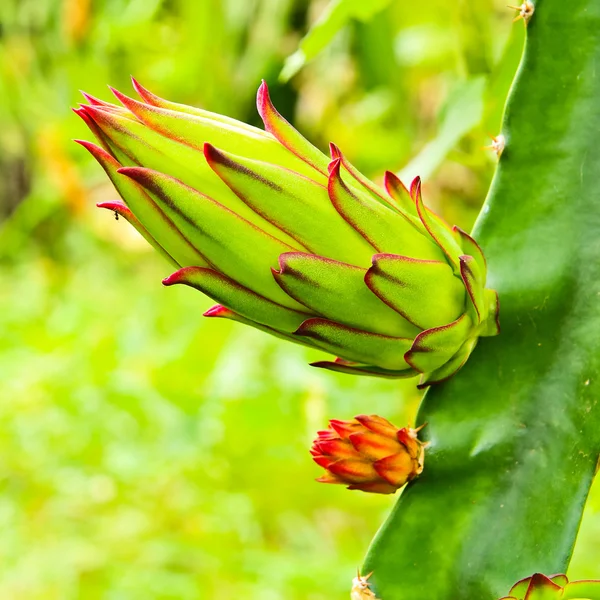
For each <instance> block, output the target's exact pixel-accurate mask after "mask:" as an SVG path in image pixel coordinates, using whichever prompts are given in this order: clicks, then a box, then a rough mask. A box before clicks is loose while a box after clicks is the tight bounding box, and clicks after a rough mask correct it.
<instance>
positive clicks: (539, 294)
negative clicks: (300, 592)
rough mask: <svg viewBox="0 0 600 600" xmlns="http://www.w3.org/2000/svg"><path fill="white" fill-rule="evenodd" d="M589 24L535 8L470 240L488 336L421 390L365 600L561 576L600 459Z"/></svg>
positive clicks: (595, 81) (599, 316) (599, 314)
mask: <svg viewBox="0 0 600 600" xmlns="http://www.w3.org/2000/svg"><path fill="white" fill-rule="evenodd" d="M517 4H520V3H519V2H518V3H517ZM598 23H600V3H598V1H597V0H571V1H569V2H564V0H538V1H537V2H535V14H534V15H533V17H532V19H531V21H530V22H529V24H528V26H527V35H528V41H527V46H526V49H525V54H524V60H523V63H522V65H521V67H520V68H519V71H518V77H517V79H516V81H515V82H514V84H513V86H512V88H511V96H510V98H509V102H508V105H507V107H506V111H505V118H504V124H503V127H502V131H503V133H504V135H505V137H506V140H507V143H506V148H505V150H504V152H503V153H502V156H501V157H500V162H499V166H498V170H497V173H496V176H495V179H494V182H493V185H492V189H491V192H490V195H489V197H488V199H487V201H486V205H485V207H484V209H483V210H482V212H481V215H480V217H479V220H478V223H477V226H476V228H475V233H474V237H475V239H476V240H477V242H478V243H480V244H481V247H482V248H483V249H484V251H485V256H486V259H487V263H488V285H489V286H490V287H493V288H494V289H497V290H498V292H499V295H500V303H501V322H502V332H501V334H500V335H499V336H497V337H494V338H482V339H480V340H479V342H478V344H477V347H476V348H475V350H474V352H473V354H472V355H471V357H470V358H469V360H468V362H467V364H466V365H465V366H464V367H463V368H462V369H461V371H460V372H459V373H457V374H456V375H455V376H454V377H452V378H451V379H449V380H448V381H447V382H445V383H444V384H442V385H439V386H433V387H431V388H430V389H429V391H428V392H427V395H426V396H425V399H424V402H423V404H422V407H421V410H420V412H419V415H418V417H417V422H425V421H426V422H427V423H428V426H427V428H426V430H425V436H426V437H427V438H428V439H429V441H430V442H431V444H430V446H429V448H428V449H427V468H426V469H425V471H424V473H423V475H422V476H421V477H420V478H419V479H418V480H417V481H416V482H415V483H414V484H409V487H408V488H407V489H406V490H405V491H404V492H403V493H402V495H401V496H400V499H399V502H398V505H397V506H396V507H395V509H394V510H393V511H392V513H391V515H390V517H389V519H388V521H387V522H386V523H385V524H384V525H383V527H382V528H381V529H380V530H379V532H378V534H377V537H376V539H375V540H374V542H373V545H372V547H371V550H370V553H369V556H368V559H367V561H366V564H365V565H363V567H362V569H361V571H362V572H363V573H370V572H371V571H373V576H372V577H371V579H370V580H369V581H370V583H372V585H373V590H374V592H375V593H376V595H377V596H378V597H379V598H382V599H391V600H415V599H417V598H419V599H420V598H423V597H426V598H427V600H448V599H460V600H482V599H492V598H500V597H502V596H505V595H506V592H507V590H509V589H510V587H511V586H512V585H513V584H514V582H515V581H518V580H519V579H521V578H523V577H528V576H530V575H531V574H532V573H535V572H543V573H560V572H565V571H566V570H567V567H568V564H569V560H570V557H571V555H572V552H573V545H574V542H575V538H576V535H577V531H578V529H579V526H580V523H581V517H582V513H583V507H584V506H585V503H586V499H587V497H588V494H589V490H590V486H591V484H592V481H593V480H594V474H595V471H596V467H597V463H598V453H599V450H600V377H599V373H600V310H599V298H600V295H599V294H600V246H599V244H598V240H599V239H600V203H599V201H598V199H599V198H600V153H599V152H598V140H597V137H598V136H597V132H598V131H600V103H599V102H598V99H599V98H600V77H598V73H597V71H598V65H600V39H599V36H598ZM517 25H518V26H519V28H521V27H522V24H521V23H519V24H517ZM557 40H560V43H557ZM566 49H568V51H566ZM460 254H465V251H464V250H462V251H461V253H460ZM424 582H426V588H425V589H424ZM569 587H570V584H569V586H568V588H567V589H569ZM575 597H576V598H586V597H590V596H586V592H585V591H583V590H582V591H581V593H580V592H579V591H577V592H575ZM591 597H592V598H593V596H591Z"/></svg>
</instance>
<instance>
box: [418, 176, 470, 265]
mask: <svg viewBox="0 0 600 600" xmlns="http://www.w3.org/2000/svg"><path fill="white" fill-rule="evenodd" d="M413 184H414V185H413V186H412V188H411V194H413V197H414V200H415V202H416V205H417V212H418V213H419V218H420V219H421V221H422V223H423V225H424V226H425V229H427V231H428V232H429V235H430V236H431V237H432V238H433V239H434V240H435V242H436V243H437V245H438V246H439V247H440V248H441V249H442V250H443V251H444V254H445V255H446V258H447V260H448V261H449V262H450V264H452V265H453V266H454V269H455V270H456V271H457V270H458V269H459V261H458V257H459V256H460V255H461V254H463V251H462V248H461V247H460V245H459V243H458V242H457V241H456V237H455V235H454V234H453V232H452V230H451V229H450V228H449V227H448V225H447V224H446V222H445V221H444V220H443V219H441V218H440V217H438V215H436V214H435V213H434V212H432V211H431V210H429V209H428V208H427V207H426V206H425V204H424V203H423V197H422V195H421V180H420V178H417V179H416V180H415V181H414V182H413Z"/></svg>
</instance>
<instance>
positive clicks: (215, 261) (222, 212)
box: [119, 167, 303, 310]
mask: <svg viewBox="0 0 600 600" xmlns="http://www.w3.org/2000/svg"><path fill="white" fill-rule="evenodd" d="M119 173H122V174H123V175H126V176H127V177H130V178H131V179H133V180H134V181H137V182H138V183H139V184H140V185H141V186H142V187H144V188H145V189H146V190H147V191H148V192H150V194H151V195H152V197H153V198H155V199H156V202H157V203H158V205H159V206H160V208H161V209H162V210H163V211H164V212H165V214H166V215H167V216H168V217H169V218H170V219H171V220H172V221H173V222H174V223H175V225H176V226H177V227H178V229H180V230H181V232H182V233H183V235H184V236H185V237H186V239H188V240H189V241H190V243H191V244H193V246H194V247H195V248H196V249H197V250H198V251H199V252H200V253H201V254H202V255H203V256H205V257H206V259H207V260H208V261H209V262H210V264H212V265H213V266H215V267H216V268H217V269H218V270H219V271H221V272H222V273H224V274H225V275H227V276H228V277H230V278H232V279H234V280H235V281H237V282H239V283H240V284H241V285H243V286H245V287H247V288H249V289H251V290H252V291H254V292H256V293H257V294H260V295H261V296H265V297H266V298H268V299H269V300H272V301H273V302H277V303H279V304H283V305H284V306H287V307H288V308H294V309H300V310H302V308H303V307H302V306H301V305H300V304H298V303H297V302H296V301H295V300H292V299H291V298H290V297H289V296H288V295H287V294H286V293H285V292H284V291H283V290H282V289H281V288H280V287H279V286H278V285H277V284H276V283H275V280H274V279H273V277H272V275H271V267H274V266H276V265H277V264H278V263H277V257H278V256H279V254H281V253H282V252H289V251H290V250H292V248H290V247H289V246H287V245H286V244H284V243H283V242H281V241H279V240H277V239H275V238H274V237H272V236H270V235H269V234H267V233H265V232H264V231H263V230H261V229H259V228H258V227H256V226H255V225H253V224H252V223H250V222H249V221H246V220H245V219H242V218H241V217H240V216H238V215H236V214H235V213H233V212H232V211H230V210H228V209H227V208H225V207H224V206H222V205H221V204H219V203H218V202H215V201H214V200H212V199H211V198H209V197H208V196H204V195H203V194H200V193H199V192H197V191H196V190H193V189H192V188H190V187H188V186H186V185H184V184H183V183H181V182H180V181H178V180H177V179H174V178H173V177H169V176H168V175H164V174H163V173H157V172H156V171H151V170H150V169H143V168H141V167H126V168H123V169H119Z"/></svg>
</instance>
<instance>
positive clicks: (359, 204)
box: [329, 158, 444, 260]
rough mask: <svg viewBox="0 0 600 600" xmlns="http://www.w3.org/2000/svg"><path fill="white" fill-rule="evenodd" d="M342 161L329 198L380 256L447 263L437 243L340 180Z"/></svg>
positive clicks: (336, 166)
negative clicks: (400, 255) (385, 253)
mask: <svg viewBox="0 0 600 600" xmlns="http://www.w3.org/2000/svg"><path fill="white" fill-rule="evenodd" d="M340 164H341V163H340V159H339V158H338V159H336V160H334V161H333V163H332V165H331V171H330V174H329V197H330V198H331V202H332V203H333V205H334V206H335V208H336V210H337V211H338V212H339V213H340V215H342V217H344V219H346V221H348V223H350V224H351V225H352V226H353V227H354V228H355V229H356V230H357V231H358V232H359V233H360V234H361V235H362V236H363V237H364V238H365V239H366V240H367V241H368V242H369V243H370V244H371V245H372V246H373V247H375V248H376V249H377V250H378V251H379V252H393V253H394V254H404V255H406V256H410V257H413V258H425V259H431V260H444V255H443V253H442V251H441V250H440V248H438V246H437V245H436V244H435V243H434V241H433V240H431V239H430V238H427V237H426V236H425V235H423V234H422V233H420V232H419V231H418V230H417V229H416V228H415V227H414V226H413V225H411V223H410V222H409V221H408V220H407V219H406V217H404V216H402V215H400V214H399V213H398V212H396V211H394V210H392V209H391V208H388V207H386V206H384V205H383V204H381V203H379V202H377V201H376V200H374V199H373V198H372V197H371V196H370V195H367V194H361V195H360V196H359V195H358V194H357V192H356V190H354V189H352V190H351V189H350V188H349V187H348V186H347V185H346V184H345V183H344V182H343V181H342V178H341V176H340Z"/></svg>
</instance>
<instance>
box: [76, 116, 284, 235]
mask: <svg viewBox="0 0 600 600" xmlns="http://www.w3.org/2000/svg"><path fill="white" fill-rule="evenodd" d="M87 112H88V114H90V115H91V116H92V117H93V119H94V121H95V122H96V124H97V125H98V127H100V129H101V130H102V132H103V134H104V135H105V136H107V137H108V138H110V141H111V145H112V144H115V145H116V146H118V147H119V149H120V150H121V151H122V152H124V153H125V154H126V155H127V156H128V157H129V159H130V160H132V161H134V162H135V163H136V164H138V165H140V166H144V167H145V168H148V169H153V170H155V171H159V172H162V173H168V174H169V175H171V176H172V177H175V178H176V179H179V180H180V181H182V182H183V183H185V184H186V185H189V186H191V187H193V188H194V189H196V190H198V191H199V192H201V193H202V194H206V195H207V196H210V197H211V198H216V199H217V200H218V201H219V202H220V203H221V204H223V205H224V206H226V207H227V208H229V209H231V210H233V211H234V212H235V213H237V214H239V215H240V216H241V217H243V218H244V219H247V220H249V221H251V222H253V223H256V224H257V225H258V226H259V227H260V228H261V229H264V230H265V231H267V232H268V233H270V234H272V235H274V236H275V237H277V238H279V239H281V240H283V241H285V242H291V241H292V240H291V238H289V237H288V236H287V235H286V234H285V233H283V232H282V231H280V230H279V229H277V228H276V227H275V226H274V225H272V224H271V223H269V222H267V221H265V220H264V219H263V218H262V217H260V216H259V215H257V214H256V213H254V212H253V211H252V210H251V209H250V208H248V206H246V205H245V204H244V203H243V202H242V201H241V200H240V199H239V198H238V197H237V196H236V195H235V194H234V193H233V192H232V191H231V190H230V189H229V188H228V187H227V186H226V185H225V184H224V183H223V182H222V181H221V179H219V177H217V176H216V175H215V173H213V171H212V169H211V168H210V167H209V166H208V164H207V163H206V160H205V159H204V155H203V154H202V153H201V152H199V151H198V150H195V149H194V148H191V147H190V146H188V145H186V144H181V143H179V142H177V141H175V140H172V139H169V138H167V137H164V136H162V135H160V134H159V133H158V132H156V131H153V130H152V129H150V128H149V127H147V126H146V125H144V124H143V123H140V122H138V121H131V120H129V119H126V118H124V117H121V116H119V115H114V114H111V113H108V112H106V111H104V109H103V108H101V107H93V106H92V107H87Z"/></svg>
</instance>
